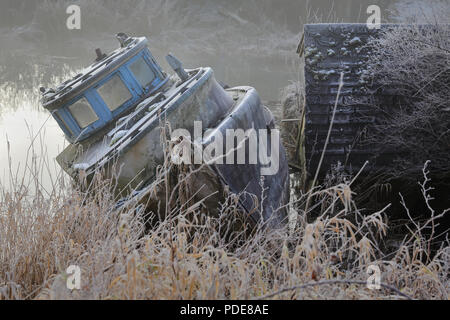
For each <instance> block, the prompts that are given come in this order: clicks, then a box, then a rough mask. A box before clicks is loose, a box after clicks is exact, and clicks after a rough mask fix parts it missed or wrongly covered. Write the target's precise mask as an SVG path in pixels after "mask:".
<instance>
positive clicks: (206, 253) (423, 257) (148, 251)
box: [0, 158, 450, 299]
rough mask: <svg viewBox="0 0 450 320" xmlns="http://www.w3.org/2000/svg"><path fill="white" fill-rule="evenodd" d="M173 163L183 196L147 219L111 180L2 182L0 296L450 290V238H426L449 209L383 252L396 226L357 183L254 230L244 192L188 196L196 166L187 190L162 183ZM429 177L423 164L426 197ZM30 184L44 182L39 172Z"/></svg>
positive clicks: (414, 226) (330, 295)
mask: <svg viewBox="0 0 450 320" xmlns="http://www.w3.org/2000/svg"><path fill="white" fill-rule="evenodd" d="M33 159H34V158H33ZM169 163H170V162H167V163H166V165H165V166H163V167H161V168H160V169H161V170H160V171H159V172H160V176H159V178H158V181H160V185H161V184H162V185H163V186H166V185H168V186H169V189H167V193H166V199H170V198H172V199H179V200H178V201H173V202H170V201H167V202H166V203H170V207H168V208H167V210H166V212H167V213H168V215H166V217H165V218H163V219H162V221H159V222H157V223H156V224H155V225H152V227H151V228H148V225H147V226H146V223H145V222H146V221H145V218H144V217H147V218H148V215H144V214H143V211H142V206H138V205H137V204H133V203H131V204H128V205H127V206H124V207H123V208H122V209H117V210H115V209H114V206H115V205H114V204H115V199H114V196H113V195H112V193H111V192H110V190H111V185H110V184H109V183H108V182H105V181H102V180H101V179H94V182H93V183H92V185H91V187H90V191H89V192H87V193H86V192H81V191H80V190H78V189H77V188H75V187H65V186H64V182H65V181H64V177H60V178H59V179H58V180H56V181H55V185H54V190H53V192H52V193H51V194H50V195H47V196H45V197H44V196H43V195H41V194H39V193H38V194H33V193H32V192H31V190H32V188H31V186H32V185H28V184H26V183H24V182H21V181H22V179H17V180H14V181H12V183H11V186H10V187H9V188H8V189H7V188H6V187H5V186H2V190H1V194H0V226H1V227H0V299H35V298H37V299H48V298H52V299H66V298H67V299H260V298H275V299H405V298H408V297H411V298H416V299H448V297H449V292H450V283H449V281H448V268H449V265H450V263H449V262H450V247H449V245H448V242H447V243H442V245H441V248H440V249H439V250H438V251H437V252H436V253H435V254H433V255H432V254H431V252H430V247H429V243H430V241H431V240H432V239H430V238H429V237H427V236H425V235H424V230H425V229H426V228H428V227H435V221H436V219H438V218H439V216H440V215H442V214H445V212H443V213H440V212H436V213H433V214H432V215H431V218H430V219H429V221H427V223H425V224H420V225H419V224H418V222H416V221H413V220H412V219H411V221H410V226H411V229H410V233H409V234H406V235H405V238H404V240H403V241H402V243H401V244H399V245H398V248H397V249H396V250H395V251H394V252H391V255H390V256H389V258H388V257H387V256H386V255H385V253H383V252H382V250H381V249H380V243H381V242H382V240H383V238H384V237H385V235H386V231H387V229H388V228H389V226H388V225H387V224H386V221H387V220H386V217H385V214H384V211H383V210H382V211H379V212H373V213H371V214H365V215H363V214H362V213H361V212H360V210H358V208H357V207H356V205H355V203H354V201H353V196H354V194H353V193H352V183H353V182H352V181H349V182H340V183H338V184H336V185H334V186H331V187H317V188H315V189H314V190H312V191H310V192H309V193H306V194H302V195H300V196H299V197H298V198H297V199H295V200H293V201H292V202H291V203H290V206H291V209H292V213H293V215H292V217H291V218H292V219H291V223H290V224H288V225H286V226H285V227H281V228H279V229H269V228H265V225H264V224H261V225H258V226H257V227H256V229H255V230H254V231H253V232H252V233H251V234H249V233H248V232H246V231H245V230H239V229H237V228H235V226H233V225H232V223H231V221H235V220H236V219H237V218H243V216H242V214H243V213H242V212H241V211H240V210H239V207H238V205H237V201H238V197H239V195H233V194H228V195H227V197H226V200H225V201H224V202H223V203H218V204H217V206H218V208H219V212H220V214H219V216H215V217H212V216H210V215H208V211H209V210H208V208H206V207H205V206H204V205H203V202H202V201H200V202H196V203H193V204H192V200H190V199H191V197H189V195H188V194H187V193H186V192H185V191H186V190H182V187H181V186H183V181H184V179H186V177H187V176H189V173H190V172H191V171H192V170H194V168H190V167H184V168H181V169H182V170H179V171H178V172H179V173H180V175H179V182H180V183H179V184H177V185H178V186H179V187H177V188H172V187H171V186H170V185H169V184H166V183H167V177H166V173H167V172H168V170H173V167H172V165H169ZM44 165H45V164H44V162H42V163H41V165H39V163H35V164H34V165H33V164H30V166H28V170H26V173H25V174H26V175H31V176H33V177H38V176H39V175H38V173H39V172H41V171H42V170H44V169H45V168H44ZM178 169H180V168H178ZM426 177H427V171H426V168H425V169H424V179H425V183H426V184H424V185H423V195H424V201H427V199H428V195H427V194H428V191H427V190H428V189H427V188H428V186H429V183H430V181H428V179H427V178H426ZM23 181H27V180H26V179H25V180H23ZM28 181H30V182H33V183H35V184H36V186H37V187H39V181H38V178H31V179H29V180H28ZM182 193H183V194H184V195H185V196H186V195H187V197H181V194H182ZM308 198H309V199H311V200H310V201H311V203H310V210H309V212H305V211H304V208H305V203H306V201H307V199H308ZM181 199H184V200H181ZM406 208H407V207H406V206H405V217H408V211H407V209H406ZM431 209H432V208H430V210H431ZM313 211H314V212H315V215H314V216H315V218H312V216H311V212H313ZM247 231H248V230H247ZM433 236H436V235H433ZM372 264H375V265H377V266H379V267H380V269H381V273H382V279H381V281H382V288H381V289H380V290H369V289H367V288H366V285H365V284H366V281H367V278H368V274H367V269H368V266H369V265H372ZM70 265H78V266H80V267H81V270H82V288H81V290H74V291H69V290H68V289H67V288H66V279H67V274H66V273H65V270H66V268H67V267H68V266H70ZM299 286H300V287H299Z"/></svg>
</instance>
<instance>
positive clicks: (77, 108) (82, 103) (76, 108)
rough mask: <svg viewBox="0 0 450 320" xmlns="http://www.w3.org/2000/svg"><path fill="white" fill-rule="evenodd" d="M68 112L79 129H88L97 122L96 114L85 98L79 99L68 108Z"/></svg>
mask: <svg viewBox="0 0 450 320" xmlns="http://www.w3.org/2000/svg"><path fill="white" fill-rule="evenodd" d="M69 111H70V113H71V114H72V116H73V118H74V119H75V121H76V122H77V123H78V126H79V127H80V128H81V129H84V128H86V127H88V126H89V125H91V124H93V123H94V122H95V121H97V120H98V116H97V114H96V113H95V112H94V110H93V109H92V107H91V105H90V104H89V102H88V101H87V100H86V98H81V99H80V100H78V101H77V102H75V103H74V104H72V105H71V106H69Z"/></svg>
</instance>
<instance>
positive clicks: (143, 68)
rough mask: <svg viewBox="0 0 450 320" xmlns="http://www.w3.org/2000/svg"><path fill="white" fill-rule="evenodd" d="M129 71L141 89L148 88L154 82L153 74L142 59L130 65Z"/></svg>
mask: <svg viewBox="0 0 450 320" xmlns="http://www.w3.org/2000/svg"><path fill="white" fill-rule="evenodd" d="M130 70H131V72H132V73H133V74H134V77H135V78H136V79H137V80H138V81H139V83H140V84H141V86H142V87H143V88H146V87H148V86H149V85H150V84H151V83H152V82H153V80H155V74H154V73H153V71H152V69H150V66H149V65H148V64H147V62H145V60H144V59H143V58H142V57H140V58H138V59H137V60H136V61H134V62H133V63H132V64H131V65H130Z"/></svg>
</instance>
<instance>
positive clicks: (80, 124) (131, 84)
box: [41, 34, 168, 143]
mask: <svg viewBox="0 0 450 320" xmlns="http://www.w3.org/2000/svg"><path fill="white" fill-rule="evenodd" d="M117 37H118V39H119V41H120V43H121V48H119V49H117V50H116V51H114V52H112V53H111V54H109V55H105V54H103V53H102V52H101V51H100V50H99V49H97V50H96V52H97V59H96V61H95V63H94V64H92V65H91V66H90V67H88V68H87V69H85V70H84V71H83V72H82V73H80V74H78V75H77V76H75V77H74V78H73V79H71V80H69V81H66V82H64V83H63V84H62V85H60V86H59V87H58V88H57V89H56V90H53V89H48V90H46V89H44V88H41V91H42V92H43V95H44V99H43V102H44V107H45V108H46V109H48V110H49V111H50V112H51V113H52V115H53V117H54V118H55V120H56V121H57V123H58V125H59V126H60V127H61V129H62V130H63V132H64V134H65V136H66V137H67V139H68V140H69V141H70V142H71V143H74V142H80V141H83V140H86V139H88V138H90V137H93V136H94V135H95V134H96V133H97V132H99V131H102V129H103V128H105V127H108V125H109V124H111V123H113V122H115V121H116V120H118V119H119V118H120V117H123V116H124V115H126V114H128V113H129V112H131V111H132V110H133V108H134V107H135V106H136V104H137V103H139V102H140V101H142V99H143V98H145V97H147V96H150V95H153V94H155V93H156V92H157V91H159V90H161V88H162V87H163V86H164V85H165V84H166V83H167V81H168V77H167V75H166V74H165V73H164V72H163V70H162V69H161V67H160V66H159V65H158V64H157V62H156V61H155V59H154V58H153V56H152V54H151V52H150V50H149V49H148V47H147V43H148V41H147V39H146V38H129V37H127V36H126V35H124V34H119V35H117Z"/></svg>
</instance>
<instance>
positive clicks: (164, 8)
mask: <svg viewBox="0 0 450 320" xmlns="http://www.w3.org/2000/svg"><path fill="white" fill-rule="evenodd" d="M71 4H77V5H79V6H80V8H81V30H68V29H67V27H66V20H67V18H68V17H69V15H68V14H66V8H67V7H68V6H69V5H71ZM372 4H376V5H379V6H380V8H381V9H382V21H383V22H396V21H399V19H400V17H403V19H404V18H405V17H407V15H408V10H417V6H420V10H427V6H426V4H424V5H423V6H422V5H421V1H410V0H397V1H396V0H359V1H357V0H339V1H331V0H314V1H306V0H245V1H242V0H227V1H219V0H213V1H211V0H191V1H184V0H149V1H144V0H128V1H119V0H98V1H88V0H79V1H66V0H37V1H29V0H0V184H1V185H3V186H4V187H6V188H8V184H10V183H12V181H11V176H14V174H12V173H15V172H22V171H23V170H26V168H27V166H29V164H28V163H29V162H30V161H31V162H33V161H34V162H36V163H39V162H46V164H45V166H44V167H45V168H46V170H45V172H41V175H42V176H41V181H43V185H42V186H40V187H41V188H42V189H43V190H44V191H45V190H47V189H48V190H50V189H51V185H52V179H55V178H56V173H57V172H59V168H58V167H57V165H56V163H55V162H54V161H53V159H54V158H55V156H56V155H57V154H58V153H59V152H60V151H62V149H63V148H64V146H65V145H67V143H66V142H65V141H64V136H63V133H62V132H61V130H60V129H59V127H58V126H57V124H56V123H55V121H54V120H53V119H52V118H51V117H50V115H49V113H48V112H47V111H46V110H44V109H43V108H42V107H41V104H40V101H39V99H40V95H39V87H40V86H45V87H55V86H57V85H58V83H60V82H62V81H64V80H66V79H67V78H68V77H70V76H72V75H74V74H76V73H78V72H77V71H79V70H80V69H82V68H83V67H86V66H87V65H89V64H91V63H92V62H93V61H94V59H95V53H94V50H95V49H96V48H101V49H102V50H103V51H104V52H109V51H111V50H113V49H115V48H117V46H118V42H117V41H116V39H115V34H116V33H119V32H125V33H127V34H129V35H131V36H146V37H147V38H148V39H149V43H150V44H149V45H150V50H151V51H152V53H153V55H154V56H155V58H156V59H157V60H158V62H159V63H160V64H161V66H162V67H163V69H165V70H166V71H168V72H169V73H172V71H171V69H170V68H169V67H168V66H167V64H166V62H165V59H164V57H165V55H167V54H168V53H169V52H171V53H173V54H174V55H175V56H176V57H178V58H179V59H180V60H181V61H182V62H183V63H184V66H185V67H187V68H195V67H199V66H209V67H212V68H213V69H214V71H215V75H216V78H217V79H218V80H220V81H222V82H224V83H226V84H228V85H230V86H237V85H249V86H253V87H255V88H256V89H257V91H258V92H259V94H260V95H261V97H262V99H263V100H264V101H277V100H279V98H280V90H281V89H282V88H283V87H285V86H287V85H289V84H290V83H291V82H293V81H301V79H302V77H303V74H302V67H301V62H300V59H299V57H298V55H297V54H296V48H297V46H298V43H299V41H300V38H301V35H302V31H303V25H304V24H305V23H314V22H363V23H365V22H366V21H367V18H368V15H367V13H366V10H367V7H368V6H369V5H372ZM33 148H35V149H33Z"/></svg>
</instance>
